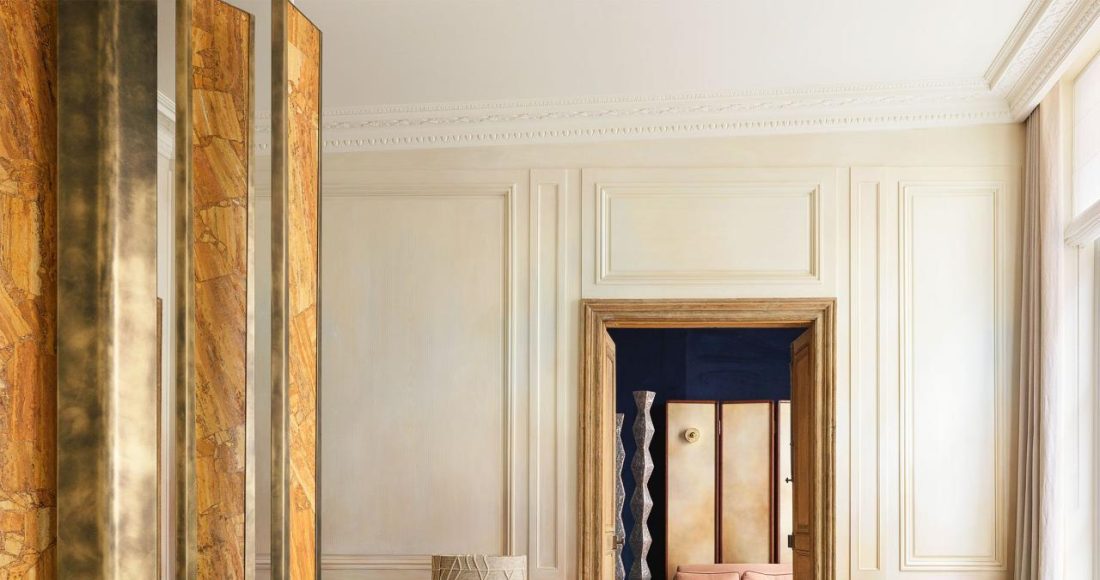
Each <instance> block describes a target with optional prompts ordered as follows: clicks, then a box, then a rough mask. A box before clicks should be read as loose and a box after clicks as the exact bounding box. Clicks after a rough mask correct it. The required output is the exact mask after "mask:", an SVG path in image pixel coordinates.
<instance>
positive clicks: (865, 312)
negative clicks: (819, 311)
mask: <svg viewBox="0 0 1100 580" xmlns="http://www.w3.org/2000/svg"><path fill="white" fill-rule="evenodd" d="M880 180H881V176H880V175H878V172H876V171H874V170H865V171H857V172H853V176H852V189H851V202H850V212H851V219H850V228H851V230H850V236H851V238H850V249H851V256H850V259H851V268H850V273H851V282H850V290H849V291H850V295H849V300H850V304H851V310H850V311H849V314H850V316H851V321H850V323H849V333H850V340H851V351H850V356H851V363H850V364H851V366H850V368H851V371H850V372H851V379H850V380H851V392H852V395H851V404H852V407H853V409H852V417H853V419H852V435H851V457H852V498H851V502H852V505H853V506H854V509H852V510H851V514H850V515H851V529H852V544H851V550H852V556H851V557H852V560H851V567H852V570H853V571H855V570H858V571H860V572H879V571H881V569H882V561H883V554H882V543H881V541H880V538H881V531H882V506H881V500H880V498H881V495H882V485H881V465H882V453H881V427H882V419H883V417H882V403H881V394H880V392H879V391H880V389H881V388H882V387H883V385H882V381H881V378H882V363H881V361H880V360H879V359H880V354H881V349H880V342H879V341H880V328H881V324H882V323H881V320H880V318H881V314H882V313H883V312H884V308H883V302H882V298H883V297H882V272H881V267H880V263H879V262H880V260H881V254H882V252H881V251H880V249H881V245H882V243H883V236H882V223H881V222H882V219H881V217H880V216H881V211H880V209H881V198H882V183H881V181H880Z"/></svg>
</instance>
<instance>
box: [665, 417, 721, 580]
mask: <svg viewBox="0 0 1100 580" xmlns="http://www.w3.org/2000/svg"><path fill="white" fill-rule="evenodd" d="M667 411H668V425H667V429H666V435H667V439H666V441H667V445H668V451H667V453H668V457H667V460H666V462H665V465H666V469H667V471H666V473H667V474H668V483H667V487H666V494H667V500H666V504H665V505H666V509H667V512H666V513H667V514H668V525H667V527H666V530H665V531H666V537H667V540H666V541H667V544H666V546H667V554H668V557H667V561H666V565H667V568H666V570H667V574H668V575H667V576H666V578H672V577H673V576H675V575H676V567H677V566H679V565H681V564H708V563H711V562H714V561H715V559H714V557H715V554H714V551H715V539H714V531H715V514H716V510H717V505H716V504H717V497H716V495H717V494H716V492H715V480H716V478H717V476H718V474H717V469H716V467H715V462H716V461H715V458H716V454H717V452H718V451H717V446H718V441H717V439H718V437H717V430H718V429H717V417H716V416H715V406H714V403H713V402H690V403H688V402H677V403H669V404H668V407H667Z"/></svg>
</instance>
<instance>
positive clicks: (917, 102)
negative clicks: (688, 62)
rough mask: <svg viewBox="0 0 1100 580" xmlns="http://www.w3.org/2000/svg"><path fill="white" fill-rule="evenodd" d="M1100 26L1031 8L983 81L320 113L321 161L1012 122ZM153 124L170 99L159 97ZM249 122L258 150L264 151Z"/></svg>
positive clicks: (261, 127) (1099, 8) (1093, 14)
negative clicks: (357, 154)
mask: <svg viewBox="0 0 1100 580" xmlns="http://www.w3.org/2000/svg"><path fill="white" fill-rule="evenodd" d="M1098 17H1100V0H1032V2H1031V3H1030V4H1029V5H1028V7H1027V9H1026V10H1025V12H1024V15H1023V17H1021V19H1020V21H1019V23H1018V24H1017V25H1016V28H1015V29H1014V30H1013V31H1012V33H1011V34H1010V35H1009V37H1008V39H1007V40H1006V42H1005V44H1004V45H1003V47H1002V48H1001V50H1000V51H999V52H998V54H997V56H996V58H994V60H993V62H992V64H991V65H990V66H989V69H988V70H987V71H986V74H985V76H984V77H983V78H976V79H961V80H960V79H945V80H930V81H919V82H901V83H878V84H859V85H843V86H822V87H808V88H801V89H783V90H764V91H736V92H708V93H689V94H676V95H656V96H630V95H627V96H596V97H578V98H559V99H518V100H506V101H471V102H451V103H426V104H415V105H381V106H366V107H346V108H332V109H326V110H325V114H324V119H323V131H322V139H323V145H324V150H325V151H327V152H353V151H372V150H389V149H422V148H440V147H470V146H486V145H505V144H509V145H512V144H541V143H571V142H587V141H612V140H637V139H654V138H666V137H720V136H739V135H762V134H783V133H810V132H823V131H868V130H883V129H912V128H925V127H944V126H960V125H978V124H988V123H1006V122H1013V121H1021V120H1023V119H1025V118H1026V117H1027V115H1028V114H1030V113H1031V111H1032V109H1034V108H1035V106H1036V105H1037V104H1038V102H1039V101H1040V100H1041V99H1042V97H1043V95H1044V94H1046V92H1047V91H1048V90H1049V89H1050V87H1051V85H1052V84H1053V83H1054V82H1056V81H1057V79H1058V78H1059V77H1060V76H1061V74H1062V71H1063V70H1064V65H1065V63H1066V62H1067V60H1068V58H1069V57H1070V56H1071V55H1072V54H1073V51H1074V49H1075V48H1076V47H1077V46H1078V44H1079V43H1080V42H1081V40H1082V38H1084V37H1085V35H1086V33H1087V32H1088V31H1089V29H1090V28H1091V27H1092V26H1093V24H1094V23H1096V21H1097V19H1098ZM158 109H160V110H161V114H162V116H168V115H169V114H170V113H171V111H172V107H171V100H170V99H168V98H167V97H165V96H164V95H162V94H158ZM270 121H271V119H270V114H268V113H263V112H261V113H259V114H258V115H257V123H256V128H257V134H256V141H257V149H258V150H259V152H260V153H261V154H262V153H265V152H267V151H268V150H269V147H270V137H271V135H270V128H271V123H270Z"/></svg>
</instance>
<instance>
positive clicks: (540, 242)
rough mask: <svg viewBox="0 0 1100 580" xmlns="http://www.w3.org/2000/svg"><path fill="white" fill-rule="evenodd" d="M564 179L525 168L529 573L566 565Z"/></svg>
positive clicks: (537, 576)
mask: <svg viewBox="0 0 1100 580" xmlns="http://www.w3.org/2000/svg"><path fill="white" fill-rule="evenodd" d="M567 181H568V174H567V173H566V172H565V171H554V170H536V171H532V172H531V176H530V180H529V183H530V190H529V191H530V195H531V202H530V212H529V213H530V230H529V231H530V238H529V239H530V240H531V244H530V246H531V247H530V262H529V272H530V282H529V284H530V288H531V311H530V320H531V323H530V327H529V344H528V348H529V350H530V353H531V355H530V356H531V359H530V364H531V374H530V376H531V384H530V386H529V391H530V393H531V402H530V433H531V441H530V442H529V448H530V457H531V469H530V471H529V473H530V489H531V492H530V496H529V497H530V502H531V508H530V513H531V514H532V515H531V516H530V525H529V530H530V531H529V537H528V545H529V546H530V548H529V549H528V558H529V561H530V574H529V576H530V577H531V578H532V580H541V579H548V578H559V577H560V576H561V574H562V573H563V572H564V570H565V562H564V560H565V553H566V547H567V546H566V541H565V530H566V526H567V525H568V524H569V523H570V522H571V518H570V515H569V514H568V512H566V509H565V492H566V486H567V481H566V474H565V471H566V470H565V465H566V464H567V462H569V461H572V460H573V458H572V457H570V456H567V452H566V450H565V449H564V447H565V428H564V426H563V425H562V423H563V422H564V421H563V419H564V418H565V415H566V410H565V394H566V392H567V390H568V389H567V386H566V385H567V381H568V379H569V377H570V373H569V370H568V369H569V367H568V366H567V361H566V352H567V349H568V346H567V344H566V341H568V339H569V335H568V333H567V332H566V330H565V328H564V324H565V321H566V317H567V316H569V315H568V314H567V313H568V308H567V307H566V302H565V300H566V271H565V269H566V263H567V260H568V256H567V255H566V245H565V243H566V240H565V238H566V225H567V223H568V219H567V215H566V212H567V205H566V204H567V199H568V191H567Z"/></svg>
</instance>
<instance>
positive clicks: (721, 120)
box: [257, 79, 1011, 152]
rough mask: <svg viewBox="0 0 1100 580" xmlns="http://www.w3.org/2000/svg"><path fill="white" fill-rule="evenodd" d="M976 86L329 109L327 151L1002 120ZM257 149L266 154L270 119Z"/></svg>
mask: <svg viewBox="0 0 1100 580" xmlns="http://www.w3.org/2000/svg"><path fill="white" fill-rule="evenodd" d="M1010 120H1011V117H1010V115H1009V111H1008V108H1007V106H1006V105H1005V103H1004V100H1003V99H1001V98H998V97H996V96H994V95H992V94H991V93H990V91H989V89H988V87H987V86H986V85H985V82H984V81H982V80H981V79H978V80H969V81H929V82H920V83H899V84H875V85H854V86H840V87H814V88H808V89H802V90H776V91H756V92H729V93H694V94H687V95H665V96H656V97H634V96H622V97H584V98H576V99H537V100H517V101H488V102H476V103H474V102H468V103H432V104H424V105H402V106H380V107H355V108H344V109H331V110H329V111H327V112H326V114H325V118H324V125H323V128H324V137H323V139H324V146H325V150H326V151H332V152H344V151H361V150H373V149H413V148H427V147H466V146H483V145H499V144H532V143H559V142H575V141H600V140H628V139H652V138H663V137H715V136H734V135H759V134H768V133H796V132H813V131H836V130H875V129H902V128H915V127H934V126H945V125H966V124H980V123H1001V122H1009V121H1010ZM257 128H258V135H257V141H258V142H259V148H260V151H261V152H262V151H266V149H267V146H268V145H267V144H268V142H269V139H268V138H267V133H268V132H269V131H270V122H269V117H268V115H263V114H262V115H260V117H259V119H258V122H257Z"/></svg>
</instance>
